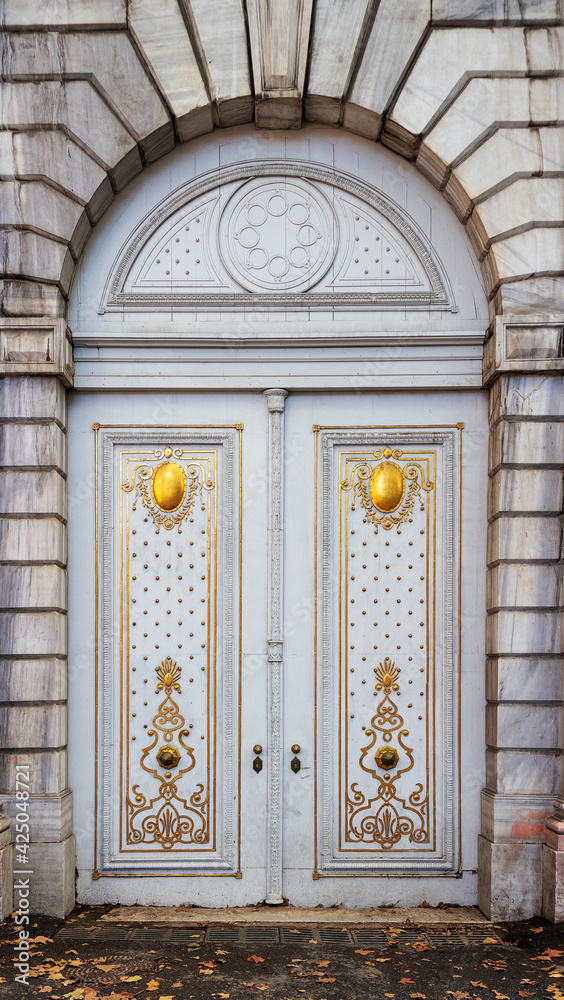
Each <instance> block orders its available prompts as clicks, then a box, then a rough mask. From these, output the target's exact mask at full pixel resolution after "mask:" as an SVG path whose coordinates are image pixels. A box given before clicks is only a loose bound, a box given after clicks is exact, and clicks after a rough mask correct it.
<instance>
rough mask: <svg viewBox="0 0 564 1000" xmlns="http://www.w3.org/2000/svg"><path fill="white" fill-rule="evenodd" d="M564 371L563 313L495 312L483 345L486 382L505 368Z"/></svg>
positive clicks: (514, 371) (501, 372)
mask: <svg viewBox="0 0 564 1000" xmlns="http://www.w3.org/2000/svg"><path fill="white" fill-rule="evenodd" d="M563 371H564V316H560V317H555V316H550V317H547V316H527V317H523V318H519V319H512V318H511V317H507V316H496V319H495V325H494V328H493V331H492V333H491V336H490V337H489V339H488V340H487V341H486V343H485V345H484V365H483V376H484V385H488V384H489V383H490V382H492V381H493V379H495V378H496V377H497V376H498V375H501V374H504V373H506V372H510V373H517V372H521V373H523V374H527V373H529V372H550V373H552V374H556V373H558V372H563Z"/></svg>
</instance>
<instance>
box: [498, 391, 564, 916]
mask: <svg viewBox="0 0 564 1000" xmlns="http://www.w3.org/2000/svg"><path fill="white" fill-rule="evenodd" d="M563 464H564V380H563V379H562V377H561V376H556V375H550V374H549V375H545V374H530V375H527V374H514V375H502V376H501V377H499V378H498V379H497V381H495V382H494V384H493V386H492V388H491V390H490V448H489V475H490V482H489V493H488V521H489V528H488V532H489V535H488V582H487V603H488V618H487V625H486V636H487V638H486V643H487V646H486V649H487V654H488V661H487V667H486V669H487V681H486V683H487V689H486V690H487V699H488V703H487V708H486V742H487V787H486V788H485V790H484V792H483V795H482V836H481V838H480V846H479V865H480V875H479V878H480V881H479V905H480V907H481V908H482V909H483V911H484V912H485V913H486V914H487V916H489V917H491V918H492V919H494V920H504V919H508V920H509V919H511V920H514V919H517V918H523V919H526V918H529V917H533V916H535V915H538V914H539V913H540V912H541V906H542V891H543V878H542V859H543V843H544V841H545V823H546V820H547V817H548V816H549V815H550V814H551V813H552V811H553V808H554V795H555V790H556V789H557V787H558V781H559V774H560V771H561V763H560V756H559V754H560V749H561V747H562V709H561V703H562V659H561V649H562V646H561V642H562V638H561V626H562V615H561V603H562V488H563V476H562V469H563ZM563 857H564V855H563ZM549 876H550V872H549V871H548V869H547V879H548V878H549ZM547 884H548V883H547ZM553 918H554V917H553ZM560 919H562V918H560Z"/></svg>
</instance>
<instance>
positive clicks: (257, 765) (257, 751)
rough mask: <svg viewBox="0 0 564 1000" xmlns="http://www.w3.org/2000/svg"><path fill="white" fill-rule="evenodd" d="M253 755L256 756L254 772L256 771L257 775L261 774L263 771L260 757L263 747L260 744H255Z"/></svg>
mask: <svg viewBox="0 0 564 1000" xmlns="http://www.w3.org/2000/svg"><path fill="white" fill-rule="evenodd" d="M253 753H254V754H256V757H255V759H254V761H253V771H255V772H256V773H257V774H260V772H261V771H262V760H261V759H260V757H259V754H261V753H262V747H261V745H260V743H255V745H254V747H253Z"/></svg>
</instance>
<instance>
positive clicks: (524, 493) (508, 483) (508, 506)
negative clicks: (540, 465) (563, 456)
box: [488, 456, 564, 517]
mask: <svg viewBox="0 0 564 1000" xmlns="http://www.w3.org/2000/svg"><path fill="white" fill-rule="evenodd" d="M554 457H555V458H556V457H557V456H554ZM563 489H564V476H563V474H562V470H561V469H546V470H545V469H503V468H502V469H498V471H497V472H496V473H495V474H494V475H493V476H492V477H491V479H490V482H489V486H488V516H489V517H493V516H495V514H498V513H503V512H505V511H515V512H517V513H531V514H535V513H543V514H544V513H550V514H559V513H560V511H561V510H562V495H563Z"/></svg>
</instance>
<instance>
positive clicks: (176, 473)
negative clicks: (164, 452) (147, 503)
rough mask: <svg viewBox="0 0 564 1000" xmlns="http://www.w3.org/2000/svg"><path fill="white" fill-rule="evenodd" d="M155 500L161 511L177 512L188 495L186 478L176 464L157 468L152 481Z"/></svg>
mask: <svg viewBox="0 0 564 1000" xmlns="http://www.w3.org/2000/svg"><path fill="white" fill-rule="evenodd" d="M151 492H152V494H153V499H154V501H155V503H156V505H157V507H160V508H161V510H176V508H177V507H180V504H181V503H182V501H183V500H184V497H185V495H186V476H185V475H184V472H183V471H182V469H181V468H180V466H179V465H177V463H176V462H163V463H162V465H159V466H157V468H156V469H155V472H154V474H153V478H152V480H151Z"/></svg>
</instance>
